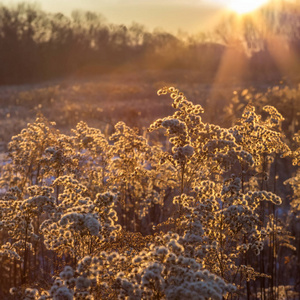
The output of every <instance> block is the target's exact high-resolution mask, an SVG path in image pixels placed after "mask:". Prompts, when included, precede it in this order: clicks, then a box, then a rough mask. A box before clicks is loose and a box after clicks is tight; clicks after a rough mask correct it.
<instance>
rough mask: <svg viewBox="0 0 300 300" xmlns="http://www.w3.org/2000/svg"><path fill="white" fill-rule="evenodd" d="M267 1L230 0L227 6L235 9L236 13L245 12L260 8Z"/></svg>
mask: <svg viewBox="0 0 300 300" xmlns="http://www.w3.org/2000/svg"><path fill="white" fill-rule="evenodd" d="M267 2H269V1H268V0H230V1H229V5H228V8H229V9H231V10H233V11H235V12H236V13H238V14H246V13H249V12H252V11H254V10H256V9H258V8H260V7H261V6H263V5H264V4H266V3H267Z"/></svg>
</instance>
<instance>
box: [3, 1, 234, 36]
mask: <svg viewBox="0 0 300 300" xmlns="http://www.w3.org/2000/svg"><path fill="white" fill-rule="evenodd" d="M226 1H228V0H37V1H24V0H2V1H1V0H0V3H3V4H16V3H18V2H31V3H38V4H39V5H40V6H41V8H42V9H43V10H46V11H50V12H62V13H64V14H68V15H69V14H70V13H71V12H72V11H73V10H76V9H79V10H90V11H94V12H99V13H101V14H102V15H103V16H104V17H105V18H106V20H107V21H108V22H110V23H116V24H124V25H130V24H131V23H132V22H137V23H140V24H143V25H145V27H146V28H147V29H148V30H153V29H155V28H159V29H164V30H167V31H170V32H172V33H177V32H178V29H180V30H182V31H187V32H190V33H197V32H199V31H203V30H210V29H212V28H213V26H214V25H216V24H217V21H218V18H219V15H220V12H221V11H222V8H223V7H224V6H225V5H226Z"/></svg>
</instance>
